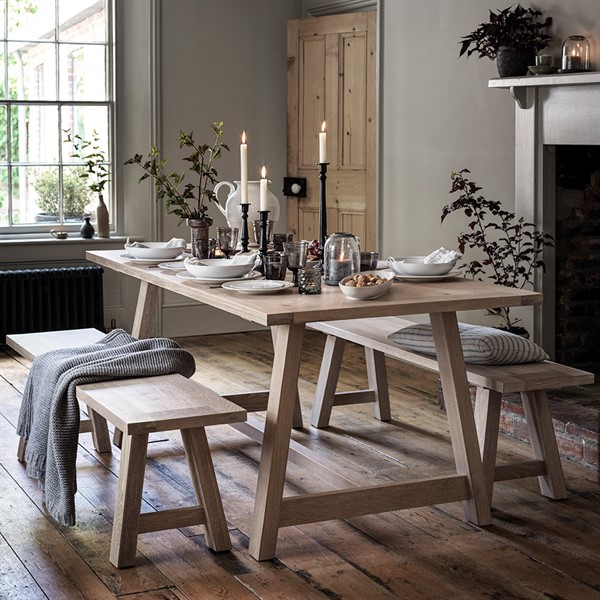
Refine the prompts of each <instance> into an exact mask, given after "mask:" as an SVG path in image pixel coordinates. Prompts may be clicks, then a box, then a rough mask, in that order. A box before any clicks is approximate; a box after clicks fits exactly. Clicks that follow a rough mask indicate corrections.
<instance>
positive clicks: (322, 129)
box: [321, 121, 325, 131]
mask: <svg viewBox="0 0 600 600" xmlns="http://www.w3.org/2000/svg"><path fill="white" fill-rule="evenodd" d="M321 131H325V121H323V125H321Z"/></svg>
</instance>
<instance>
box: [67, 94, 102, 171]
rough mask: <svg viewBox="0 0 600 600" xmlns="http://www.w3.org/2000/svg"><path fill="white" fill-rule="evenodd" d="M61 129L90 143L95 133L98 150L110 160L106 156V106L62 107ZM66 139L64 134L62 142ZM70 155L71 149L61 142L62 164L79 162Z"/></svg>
mask: <svg viewBox="0 0 600 600" xmlns="http://www.w3.org/2000/svg"><path fill="white" fill-rule="evenodd" d="M61 127H62V129H63V130H69V131H70V132H71V133H72V134H73V135H79V136H81V137H82V138H83V139H84V140H87V141H90V142H91V141H92V136H93V134H94V131H97V132H98V136H99V137H100V139H99V145H100V148H101V150H102V152H103V153H104V156H105V157H106V158H107V159H108V160H110V157H109V154H108V147H109V143H108V108H107V107H106V106H85V107H84V106H63V107H62V113H61ZM66 137H67V136H66V134H63V140H64V139H65V138H66ZM71 154H73V147H72V146H71V145H69V144H66V143H64V142H63V162H65V163H69V162H80V161H79V160H78V159H75V158H73V157H72V156H71Z"/></svg>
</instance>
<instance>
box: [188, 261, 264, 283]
mask: <svg viewBox="0 0 600 600" xmlns="http://www.w3.org/2000/svg"><path fill="white" fill-rule="evenodd" d="M183 262H184V264H185V268H186V269H187V270H188V272H189V273H191V274H192V275H193V276H194V277H214V278H217V279H218V278H223V277H243V276H244V275H245V274H246V273H249V272H250V271H251V270H252V267H253V266H254V260H252V257H249V259H248V260H246V261H241V260H240V259H239V258H238V259H237V260H236V259H235V258H229V259H227V258H206V259H205V258H186V259H185V260H184V261H183Z"/></svg>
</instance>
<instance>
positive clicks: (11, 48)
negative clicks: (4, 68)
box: [8, 42, 56, 100]
mask: <svg viewBox="0 0 600 600" xmlns="http://www.w3.org/2000/svg"><path fill="white" fill-rule="evenodd" d="M8 86H9V94H11V95H10V97H11V98H16V99H18V100H55V99H56V46H55V45H54V44H50V43H36V44H27V45H24V44H20V43H17V42H12V43H10V44H9V45H8Z"/></svg>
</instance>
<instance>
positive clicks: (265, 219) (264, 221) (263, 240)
mask: <svg viewBox="0 0 600 600" xmlns="http://www.w3.org/2000/svg"><path fill="white" fill-rule="evenodd" d="M270 212H271V211H269V210H259V211H258V216H259V218H260V244H259V246H258V253H259V256H260V263H259V265H258V266H257V267H256V269H255V270H256V271H259V272H260V273H262V274H263V275H264V273H265V261H264V257H265V254H266V253H267V246H268V241H269V238H268V236H267V229H268V227H269V213H270Z"/></svg>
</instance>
